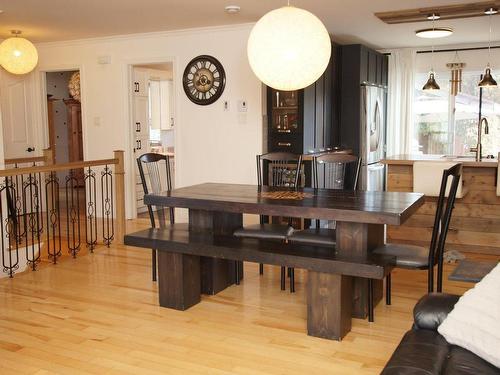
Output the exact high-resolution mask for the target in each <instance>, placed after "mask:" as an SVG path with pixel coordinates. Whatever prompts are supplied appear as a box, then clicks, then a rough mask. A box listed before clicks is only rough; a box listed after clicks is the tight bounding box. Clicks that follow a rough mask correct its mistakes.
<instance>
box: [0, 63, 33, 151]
mask: <svg viewBox="0 0 500 375" xmlns="http://www.w3.org/2000/svg"><path fill="white" fill-rule="evenodd" d="M32 79H33V77H32V75H23V76H16V75H13V74H9V73H6V72H3V73H2V76H1V79H0V91H1V92H0V106H1V108H2V124H3V142H4V156H5V158H6V159H10V158H22V157H28V156H34V151H35V147H34V140H35V137H34V128H35V126H34V123H33V96H32V90H31V87H32Z"/></svg>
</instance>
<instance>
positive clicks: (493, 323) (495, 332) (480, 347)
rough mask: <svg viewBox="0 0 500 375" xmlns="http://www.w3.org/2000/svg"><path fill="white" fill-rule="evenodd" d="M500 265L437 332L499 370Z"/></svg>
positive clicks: (463, 297) (473, 289) (450, 314)
mask: <svg viewBox="0 0 500 375" xmlns="http://www.w3.org/2000/svg"><path fill="white" fill-rule="evenodd" d="M499 291H500V265H497V266H496V267H495V268H494V269H493V270H492V271H491V272H490V273H489V274H488V275H486V276H485V277H484V278H483V279H482V280H481V281H480V282H479V283H477V284H476V285H475V287H474V288H472V289H470V290H468V291H467V292H465V294H464V295H463V296H462V297H461V298H460V299H459V300H458V302H457V303H456V304H455V308H454V309H453V310H452V311H451V312H450V313H449V314H448V316H447V317H446V319H445V320H444V321H443V323H442V324H441V325H440V326H439V328H438V331H439V333H441V334H442V335H443V336H444V337H445V339H446V340H447V341H448V342H449V343H450V344H454V345H458V346H461V347H463V348H465V349H468V350H470V351H471V352H473V353H475V354H476V355H478V356H479V357H481V358H483V359H484V360H486V361H488V362H490V363H492V364H493V365H494V366H496V367H500V292H499Z"/></svg>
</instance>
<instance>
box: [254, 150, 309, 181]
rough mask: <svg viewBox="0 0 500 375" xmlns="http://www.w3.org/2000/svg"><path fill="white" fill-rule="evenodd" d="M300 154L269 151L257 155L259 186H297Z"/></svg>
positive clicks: (300, 160)
mask: <svg viewBox="0 0 500 375" xmlns="http://www.w3.org/2000/svg"><path fill="white" fill-rule="evenodd" d="M301 171H302V155H296V154H292V153H289V152H269V153H267V154H263V155H257V181H258V185H259V186H263V185H267V186H278V187H291V188H297V187H299V184H300V182H301Z"/></svg>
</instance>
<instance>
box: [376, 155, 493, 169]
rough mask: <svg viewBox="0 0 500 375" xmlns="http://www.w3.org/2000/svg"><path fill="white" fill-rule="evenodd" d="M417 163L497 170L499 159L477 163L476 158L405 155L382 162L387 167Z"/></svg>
mask: <svg viewBox="0 0 500 375" xmlns="http://www.w3.org/2000/svg"><path fill="white" fill-rule="evenodd" d="M416 161H436V162H456V163H461V164H463V166H464V167H480V168H497V167H498V159H485V158H484V157H483V160H481V161H476V160H475V158H474V156H471V157H468V156H467V157H464V156H459V157H457V156H448V155H422V154H414V155H412V154H404V155H396V156H391V157H389V158H387V159H385V160H383V161H382V163H384V164H387V165H413V163H414V162H416Z"/></svg>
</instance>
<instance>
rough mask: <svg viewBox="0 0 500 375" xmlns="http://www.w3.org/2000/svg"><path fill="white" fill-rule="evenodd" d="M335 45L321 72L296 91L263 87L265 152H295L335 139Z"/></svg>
mask: <svg viewBox="0 0 500 375" xmlns="http://www.w3.org/2000/svg"><path fill="white" fill-rule="evenodd" d="M339 65H340V56H339V46H338V45H335V44H332V55H331V58H330V63H329V65H328V67H327V69H326V71H325V73H324V74H323V75H322V76H321V77H320V78H319V79H318V80H317V81H316V82H315V83H313V84H312V85H310V86H309V87H306V88H305V89H303V90H298V91H289V92H283V91H277V90H274V89H272V88H270V87H268V88H267V115H268V126H267V136H268V138H267V140H268V141H267V149H268V152H275V151H288V152H293V153H297V154H301V153H310V152H311V151H312V150H317V149H320V148H327V147H331V146H333V145H335V144H337V143H338V132H337V131H336V129H338V123H339V113H340V108H339V102H338V100H339V95H338V91H339V82H340V81H339V78H340V77H339Z"/></svg>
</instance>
